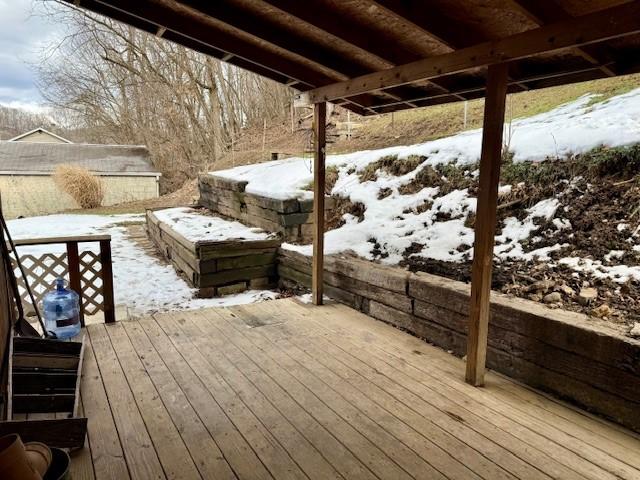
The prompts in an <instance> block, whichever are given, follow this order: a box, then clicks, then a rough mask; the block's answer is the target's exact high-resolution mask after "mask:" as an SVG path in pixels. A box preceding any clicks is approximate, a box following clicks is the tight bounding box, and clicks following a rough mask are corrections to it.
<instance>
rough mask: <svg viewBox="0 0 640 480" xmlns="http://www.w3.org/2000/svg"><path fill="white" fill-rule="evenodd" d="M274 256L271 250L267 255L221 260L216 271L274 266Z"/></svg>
mask: <svg viewBox="0 0 640 480" xmlns="http://www.w3.org/2000/svg"><path fill="white" fill-rule="evenodd" d="M276 255H277V254H276V251H275V250H273V251H272V252H268V253H261V254H250V255H242V256H239V257H225V258H221V259H219V260H218V271H224V270H232V269H236V268H247V267H256V266H261V265H274V264H275V263H276Z"/></svg>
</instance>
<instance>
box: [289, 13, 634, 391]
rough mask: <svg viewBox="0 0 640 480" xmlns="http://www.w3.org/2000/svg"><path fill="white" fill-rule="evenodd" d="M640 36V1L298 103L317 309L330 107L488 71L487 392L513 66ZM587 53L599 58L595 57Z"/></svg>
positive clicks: (484, 195) (471, 356) (472, 348)
mask: <svg viewBox="0 0 640 480" xmlns="http://www.w3.org/2000/svg"><path fill="white" fill-rule="evenodd" d="M518 3H519V4H524V3H532V2H524V1H522V2H518ZM533 3H535V2H533ZM542 10H544V9H542ZM639 31H640V1H634V2H631V3H627V4H623V5H621V6H619V7H613V8H610V9H608V10H605V11H601V12H596V13H593V14H590V15H585V16H582V17H576V18H568V19H564V20H562V21H560V22H557V23H554V24H552V25H548V26H543V27H540V28H537V29H535V30H531V31H527V32H524V33H520V34H517V35H513V36H511V37H507V38H504V39H501V40H498V41H495V42H485V43H482V44H479V45H476V46H473V47H468V48H463V49H460V50H456V51H454V52H452V53H449V54H445V55H440V56H437V57H431V58H426V59H424V60H419V61H416V62H412V63H409V64H406V65H401V66H398V67H395V68H392V69H388V70H384V71H380V72H375V73H371V74H367V75H363V76H360V77H357V78H353V79H350V80H347V81H344V82H339V83H335V84H332V85H327V86H324V87H320V88H317V89H314V90H310V91H307V92H304V93H301V94H299V95H298V96H297V98H296V100H297V104H298V105H308V104H309V103H313V105H314V111H315V115H314V120H315V121H314V125H313V128H314V138H315V151H314V167H315V170H314V188H313V191H314V221H315V224H314V244H313V281H312V299H313V303H314V304H316V305H321V304H322V295H323V279H322V275H323V270H322V265H323V258H322V257H323V254H324V253H323V245H324V191H325V173H324V167H325V115H326V102H327V101H332V100H336V99H345V98H348V97H350V96H354V95H362V94H367V93H370V92H374V91H380V90H384V89H388V88H393V87H398V86H401V85H406V84H410V83H412V82H416V81H419V80H430V79H437V78H438V77H441V76H444V75H446V74H451V73H457V72H463V71H466V70H470V69H472V68H477V67H487V68H488V71H487V85H486V94H485V111H484V120H483V133H482V150H481V156H480V167H479V169H480V177H479V189H478V203H477V208H476V221H475V227H474V230H475V232H474V233H475V242H474V247H473V249H474V255H473V266H472V276H471V304H470V308H469V330H468V332H469V333H468V338H467V366H466V376H465V377H466V381H467V382H468V383H470V384H472V385H475V386H482V385H483V384H484V375H485V368H486V356H487V342H488V330H489V317H490V295H491V276H492V267H493V249H494V242H495V238H494V236H495V228H496V214H497V204H498V184H499V180H500V164H501V160H502V147H503V145H502V140H503V130H504V115H505V100H506V96H507V88H508V85H509V68H508V66H509V64H508V62H509V61H513V60H518V59H522V58H526V57H529V56H533V55H538V54H542V53H546V52H550V51H555V50H559V49H565V48H575V47H583V46H584V45H589V44H596V43H598V42H602V41H605V40H610V39H612V38H617V37H624V36H627V35H631V34H634V33H637V32H639ZM581 51H582V52H586V51H587V50H584V49H582V50H581ZM588 51H592V50H590V49H589V50H588ZM585 55H589V57H590V58H593V56H592V55H590V54H588V53H585ZM594 63H595V62H594ZM598 68H602V67H601V66H599V67H598Z"/></svg>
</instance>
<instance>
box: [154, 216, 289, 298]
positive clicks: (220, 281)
mask: <svg viewBox="0 0 640 480" xmlns="http://www.w3.org/2000/svg"><path fill="white" fill-rule="evenodd" d="M146 225H147V234H148V235H149V238H150V239H151V240H152V241H153V242H154V244H155V245H156V246H157V247H158V248H159V250H160V251H161V252H162V254H163V255H164V256H165V257H166V258H167V259H168V260H169V261H171V263H172V264H173V265H174V267H175V268H176V269H178V270H180V271H181V272H183V273H184V275H185V276H186V277H187V280H188V281H189V283H191V285H192V286H193V287H196V288H199V289H200V291H201V295H202V296H215V295H226V294H230V293H239V292H242V291H244V290H246V289H247V288H269V287H273V286H275V285H276V284H277V271H276V261H277V249H278V247H279V246H280V242H281V240H280V239H268V240H251V241H249V240H232V241H199V242H193V241H190V240H188V239H187V238H185V237H184V236H183V235H181V234H179V233H178V232H176V231H175V230H174V229H172V228H171V227H170V226H169V225H167V224H166V223H164V222H162V221H160V220H159V219H158V218H157V217H156V216H155V215H154V213H153V211H152V210H147V223H146Z"/></svg>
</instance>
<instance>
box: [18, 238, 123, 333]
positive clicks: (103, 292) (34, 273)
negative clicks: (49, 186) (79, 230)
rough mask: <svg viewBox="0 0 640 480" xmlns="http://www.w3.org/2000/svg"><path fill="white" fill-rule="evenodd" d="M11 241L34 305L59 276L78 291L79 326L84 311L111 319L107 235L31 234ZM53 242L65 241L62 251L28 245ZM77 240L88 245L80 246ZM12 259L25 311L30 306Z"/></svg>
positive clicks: (53, 243)
mask: <svg viewBox="0 0 640 480" xmlns="http://www.w3.org/2000/svg"><path fill="white" fill-rule="evenodd" d="M14 243H15V246H16V250H17V253H18V256H19V258H20V261H21V263H22V267H23V269H24V271H25V274H26V276H27V280H28V282H29V285H30V286H31V289H32V291H33V294H34V297H35V299H36V303H37V304H38V305H40V303H41V301H42V299H43V297H44V295H45V293H46V292H48V291H49V290H51V289H52V288H53V285H54V281H55V279H56V278H58V277H62V278H64V279H66V280H67V281H68V282H69V286H70V287H71V289H72V290H74V291H76V292H78V293H79V294H80V299H81V301H80V321H81V322H82V325H83V326H84V316H85V315H94V314H96V313H98V312H103V314H104V321H105V322H106V323H112V322H115V308H114V302H113V271H112V267H111V236H110V235H88V236H80V237H56V238H34V239H23V240H15V242H14ZM56 244H61V245H66V251H59V252H44V253H41V252H37V253H36V250H41V249H29V248H28V247H34V246H42V245H56ZM80 244H82V245H87V246H89V248H88V249H82V250H81V249H80V248H79V247H78V245H80ZM91 244H93V245H95V244H98V245H99V249H98V250H97V251H94V250H93V249H91ZM21 247H22V248H21ZM25 247H26V248H25ZM52 250H53V249H52ZM12 263H13V269H14V272H15V275H16V278H17V280H18V290H19V291H20V297H21V299H22V303H23V305H24V306H25V311H29V310H33V306H32V304H31V299H30V297H29V294H28V292H27V289H26V287H25V283H24V278H23V277H22V274H21V273H20V270H19V268H18V265H17V264H16V262H15V260H14V259H13V258H12Z"/></svg>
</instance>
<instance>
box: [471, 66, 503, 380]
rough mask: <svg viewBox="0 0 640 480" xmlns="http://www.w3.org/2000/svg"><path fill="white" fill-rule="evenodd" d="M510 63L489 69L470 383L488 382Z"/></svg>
mask: <svg viewBox="0 0 640 480" xmlns="http://www.w3.org/2000/svg"><path fill="white" fill-rule="evenodd" d="M507 81H508V68H507V64H506V63H501V64H497V65H491V66H489V71H488V78H487V95H486V99H485V106H484V124H483V130H482V153H481V157H480V181H479V189H478V205H477V208H476V224H475V243H474V246H473V269H472V272H471V306H470V308H469V336H468V338H467V374H466V380H467V383H470V384H472V385H476V386H480V385H483V383H484V370H485V362H486V358H487V334H488V330H489V306H490V298H489V297H490V294H491V270H492V266H493V245H494V235H495V229H496V208H497V202H498V182H499V180H500V162H501V160H502V134H503V128H504V110H505V100H506V96H507Z"/></svg>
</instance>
